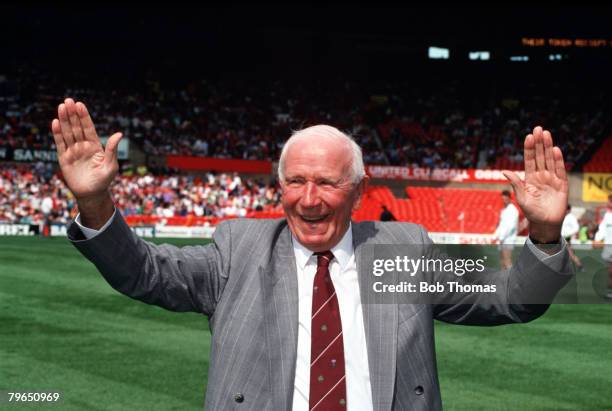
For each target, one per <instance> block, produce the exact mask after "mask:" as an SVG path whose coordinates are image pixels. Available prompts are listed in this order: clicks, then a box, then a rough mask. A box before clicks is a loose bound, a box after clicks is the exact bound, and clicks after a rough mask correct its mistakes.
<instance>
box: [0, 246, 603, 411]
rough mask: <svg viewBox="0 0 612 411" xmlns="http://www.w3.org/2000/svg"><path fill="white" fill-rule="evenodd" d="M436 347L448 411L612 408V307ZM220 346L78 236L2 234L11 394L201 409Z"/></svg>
mask: <svg viewBox="0 0 612 411" xmlns="http://www.w3.org/2000/svg"><path fill="white" fill-rule="evenodd" d="M172 242H173V243H175V244H188V243H189V244H193V243H198V242H200V243H201V240H199V241H198V240H172ZM583 253H586V252H583ZM436 346H437V352H438V367H439V371H440V384H441V388H442V396H443V401H444V406H445V409H446V410H470V411H471V410H589V411H590V410H605V409H607V410H612V394H611V392H612V305H601V304H600V305H553V306H552V307H551V308H550V310H549V311H548V312H547V313H546V314H545V316H544V317H542V318H541V319H539V320H537V321H535V322H533V323H530V324H524V325H509V326H503V327H491V328H487V327H462V326H453V325H447V324H442V323H438V324H437V325H436ZM209 349H210V333H209V331H208V324H207V320H206V318H205V317H204V316H201V315H197V314H179V313H171V312H168V311H165V310H163V309H161V308H157V307H153V306H148V305H146V304H142V303H140V302H137V301H133V300H131V299H129V298H127V297H124V296H122V295H120V294H118V293H117V292H115V291H114V290H112V289H111V288H110V286H108V285H107V284H106V282H105V281H104V280H103V279H102V277H101V276H100V275H99V274H98V273H97V271H96V270H95V268H94V267H93V265H91V264H90V263H89V262H87V261H86V260H85V259H84V258H83V257H82V256H81V255H80V254H79V253H78V252H77V251H76V249H74V248H73V247H72V246H71V245H70V244H69V243H68V241H67V240H66V239H63V238H54V239H49V238H32V237H0V390H15V391H28V390H29V391H33V390H59V391H62V392H63V393H64V402H63V403H62V404H61V405H58V406H56V407H53V408H55V409H65V410H145V409H146V410H200V409H202V405H203V401H204V393H205V386H206V380H207V367H208V355H209ZM4 407H6V405H4ZM0 408H3V405H1V404H0ZM24 408H27V409H30V408H32V407H24ZM7 409H19V407H16V406H11V407H7Z"/></svg>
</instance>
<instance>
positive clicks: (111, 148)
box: [104, 133, 123, 164]
mask: <svg viewBox="0 0 612 411" xmlns="http://www.w3.org/2000/svg"><path fill="white" fill-rule="evenodd" d="M122 136H123V134H121V133H115V134H113V135H112V136H110V138H109V139H108V141H107V142H106V148H105V149H104V159H105V161H106V162H107V164H112V163H114V162H116V161H117V151H118V150H117V148H118V147H119V141H120V140H121V137H122Z"/></svg>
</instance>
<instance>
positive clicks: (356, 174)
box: [278, 124, 365, 184]
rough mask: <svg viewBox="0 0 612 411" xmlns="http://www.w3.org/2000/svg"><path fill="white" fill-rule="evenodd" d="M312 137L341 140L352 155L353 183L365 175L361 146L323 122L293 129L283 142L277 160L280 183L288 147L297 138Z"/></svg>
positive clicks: (297, 139)
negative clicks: (296, 129)
mask: <svg viewBox="0 0 612 411" xmlns="http://www.w3.org/2000/svg"><path fill="white" fill-rule="evenodd" d="M313 137H323V138H324V139H326V140H328V141H337V142H342V143H344V144H345V145H346V146H347V148H348V149H349V150H350V152H351V155H352V161H351V175H350V180H351V181H352V182H353V184H359V182H360V181H361V179H363V177H364V176H365V168H364V166H363V154H362V153H361V147H359V145H358V144H357V143H356V142H355V140H354V139H353V138H352V137H351V136H349V135H348V134H345V133H343V132H342V131H340V130H338V129H337V128H336V127H332V126H328V125H325V124H319V125H316V126H312V127H306V128H303V129H301V130H298V131H295V132H293V134H292V135H291V137H289V139H288V140H287V141H286V142H285V145H284V146H283V150H282V151H281V155H280V159H279V160H278V178H279V180H280V181H281V183H282V182H283V181H284V179H285V160H286V157H287V153H288V152H289V148H290V147H291V146H292V145H293V144H294V143H296V142H297V141H299V140H305V139H309V138H313Z"/></svg>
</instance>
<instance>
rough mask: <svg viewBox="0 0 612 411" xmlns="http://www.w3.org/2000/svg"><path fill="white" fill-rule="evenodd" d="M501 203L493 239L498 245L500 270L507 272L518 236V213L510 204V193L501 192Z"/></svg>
mask: <svg viewBox="0 0 612 411" xmlns="http://www.w3.org/2000/svg"><path fill="white" fill-rule="evenodd" d="M502 201H503V202H504V208H503V209H502V210H501V212H500V214H499V223H498V224H497V229H496V230H495V238H496V240H497V241H498V242H499V244H500V259H501V267H502V270H508V269H510V268H511V267H512V250H513V249H514V244H515V243H516V235H517V234H518V219H519V212H518V210H517V209H516V206H515V205H514V204H512V196H511V194H510V191H508V190H504V191H502Z"/></svg>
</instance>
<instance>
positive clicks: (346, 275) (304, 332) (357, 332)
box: [292, 226, 373, 411]
mask: <svg viewBox="0 0 612 411" xmlns="http://www.w3.org/2000/svg"><path fill="white" fill-rule="evenodd" d="M292 240H293V252H294V253H295V262H296V265H297V276H298V293H299V324H298V344H297V362H296V366H295V386H294V390H293V411H307V410H308V396H309V394H310V342H311V336H310V327H311V313H312V287H313V284H314V278H315V274H316V271H317V258H316V257H315V256H313V252H312V251H310V250H308V249H307V248H306V247H304V246H303V245H302V244H300V243H299V241H297V239H296V238H295V237H293V236H292ZM331 252H332V253H333V254H334V257H335V258H334V259H333V260H332V262H331V263H330V265H329V273H330V276H331V279H332V282H333V284H334V288H335V289H336V295H337V297H338V305H339V306H340V319H341V321H342V339H343V342H344V363H345V366H344V367H345V373H346V403H347V404H346V405H347V409H349V410H351V411H370V410H372V409H373V405H372V389H371V387H370V369H369V368H368V351H367V347H366V337H365V326H364V323H363V310H362V307H361V296H360V292H359V278H358V276H357V265H356V264H355V252H354V250H353V234H352V231H351V227H350V226H349V229H348V230H347V231H346V233H345V234H344V237H342V240H340V242H339V243H338V244H337V245H336V246H335V247H334V248H332V249H331Z"/></svg>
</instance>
